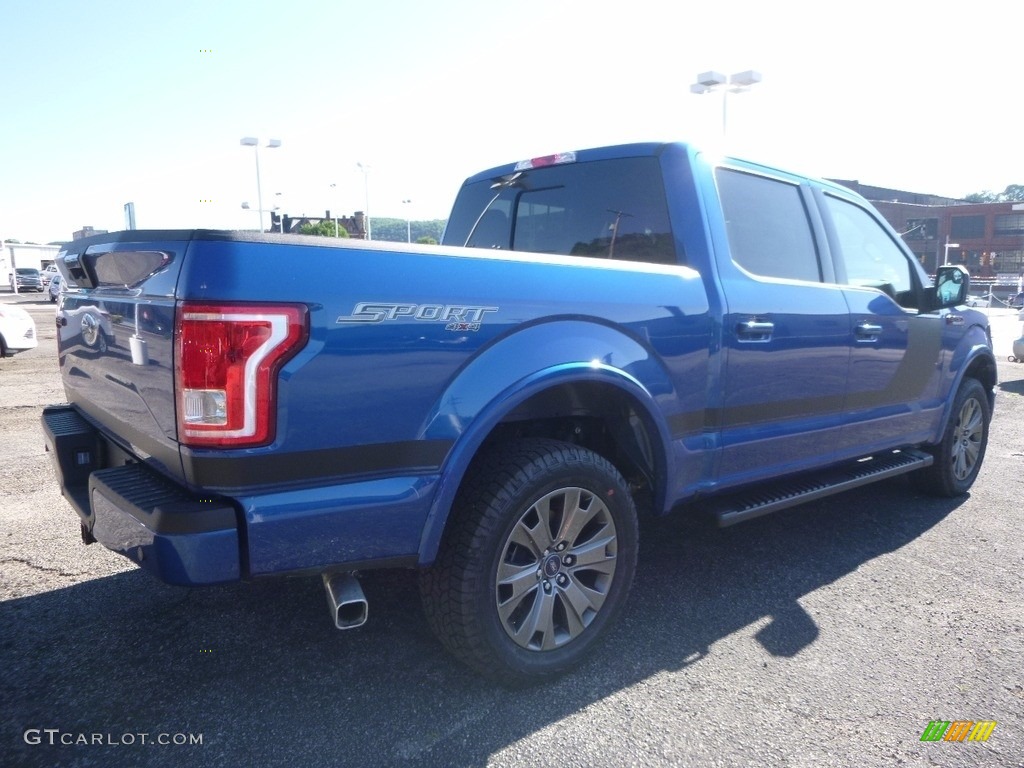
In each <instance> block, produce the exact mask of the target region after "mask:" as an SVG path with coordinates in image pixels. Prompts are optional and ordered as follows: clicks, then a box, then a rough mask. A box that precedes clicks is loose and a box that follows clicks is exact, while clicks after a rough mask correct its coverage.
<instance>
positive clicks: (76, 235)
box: [71, 227, 107, 240]
mask: <svg viewBox="0 0 1024 768" xmlns="http://www.w3.org/2000/svg"><path fill="white" fill-rule="evenodd" d="M105 234H107V230H105V229H94V228H93V227H82V228H81V229H80V230H78V231H77V232H72V233H71V239H72V240H81V239H83V238H86V237H92V236H93V235H105Z"/></svg>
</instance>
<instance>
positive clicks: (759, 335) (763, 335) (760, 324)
mask: <svg viewBox="0 0 1024 768" xmlns="http://www.w3.org/2000/svg"><path fill="white" fill-rule="evenodd" d="M774 331H775V323H769V322H767V321H766V320H746V321H744V322H742V323H737V324H736V337H737V338H738V339H739V340H740V341H771V338H772V333H773V332H774Z"/></svg>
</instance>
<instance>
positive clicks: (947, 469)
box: [911, 378, 992, 498]
mask: <svg viewBox="0 0 1024 768" xmlns="http://www.w3.org/2000/svg"><path fill="white" fill-rule="evenodd" d="M991 418H992V414H991V409H990V408H989V400H988V395H987V393H986V392H985V388H984V387H983V386H982V385H981V382H979V381H978V380H977V379H970V378H968V379H964V380H963V382H961V384H960V389H958V390H957V393H956V399H955V400H954V401H953V409H952V410H951V411H950V414H949V421H948V422H947V423H946V429H945V431H944V432H943V434H942V440H941V441H940V442H939V443H938V444H937V445H933V446H926V450H928V452H929V453H931V454H932V455H933V456H934V457H935V463H933V464H932V465H931V466H930V467H926V468H925V469H921V470H918V471H917V472H914V473H913V474H911V479H912V480H913V481H914V484H915V485H916V486H917V488H918V489H919V490H921V491H924V492H925V493H927V494H929V495H932V496H945V497H950V498H951V497H954V496H961V495H963V494H965V493H967V491H968V490H969V489H970V487H971V486H972V485H973V484H974V481H975V479H976V478H977V477H978V472H979V470H980V469H981V464H982V461H984V459H985V448H986V447H987V445H988V427H989V421H990V420H991Z"/></svg>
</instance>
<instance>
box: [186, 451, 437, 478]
mask: <svg viewBox="0 0 1024 768" xmlns="http://www.w3.org/2000/svg"><path fill="white" fill-rule="evenodd" d="M451 447H452V442H451V441H450V440H408V441H404V442H397V443H376V444H373V445H361V446H358V447H356V448H332V449H325V450H320V451H301V452H298V453H286V454H276V453H275V454H263V455H252V454H249V455H242V456H223V455H216V454H211V453H197V452H195V451H192V450H190V449H187V448H183V449H182V451H181V453H182V463H183V465H184V469H185V475H186V477H187V478H188V481H189V482H190V483H193V484H195V485H198V486H201V487H204V488H244V487H247V486H259V485H270V484H282V483H294V482H302V481H304V480H315V479H324V478H331V477H336V478H344V477H347V476H353V475H372V474H379V473H384V472H388V473H392V474H393V473H394V472H396V471H408V472H429V471H431V470H437V469H439V468H440V466H441V464H442V463H443V462H444V459H445V457H446V456H447V455H448V451H449V450H450V449H451Z"/></svg>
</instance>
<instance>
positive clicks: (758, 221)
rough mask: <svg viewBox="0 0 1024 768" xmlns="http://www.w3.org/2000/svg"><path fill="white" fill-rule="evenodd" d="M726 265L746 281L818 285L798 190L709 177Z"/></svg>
mask: <svg viewBox="0 0 1024 768" xmlns="http://www.w3.org/2000/svg"><path fill="white" fill-rule="evenodd" d="M715 180H716V182H717V184H718V194H719V196H720V198H721V200H722V213H723V214H724V216H725V228H726V231H727V233H728V235H729V250H730V251H731V252H732V260H733V261H734V262H735V263H736V264H738V265H739V266H740V267H742V268H743V269H744V270H746V271H747V272H749V273H751V274H752V275H759V276H761V277H774V278H781V279H784V280H807V281H811V282H820V281H821V269H820V266H819V264H818V252H817V249H816V248H815V246H814V237H813V236H812V234H811V225H810V221H809V220H808V218H807V209H806V208H805V207H804V203H803V199H802V197H801V195H800V188H799V187H797V186H796V185H794V184H789V183H787V182H784V181H778V180H775V179H769V178H765V177H763V176H755V175H753V174H750V173H743V172H741V171H734V170H730V169H728V168H719V169H717V171H716V172H715Z"/></svg>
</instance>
